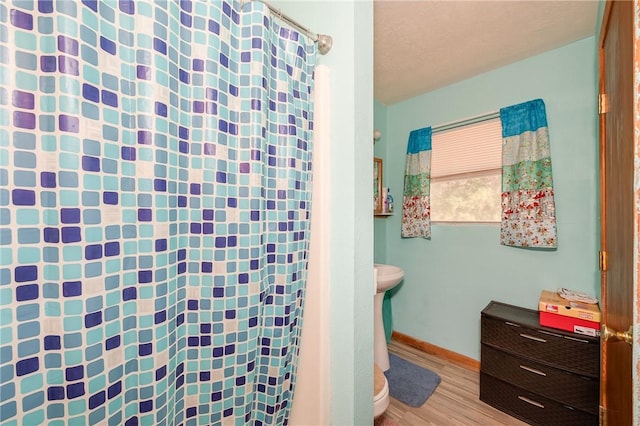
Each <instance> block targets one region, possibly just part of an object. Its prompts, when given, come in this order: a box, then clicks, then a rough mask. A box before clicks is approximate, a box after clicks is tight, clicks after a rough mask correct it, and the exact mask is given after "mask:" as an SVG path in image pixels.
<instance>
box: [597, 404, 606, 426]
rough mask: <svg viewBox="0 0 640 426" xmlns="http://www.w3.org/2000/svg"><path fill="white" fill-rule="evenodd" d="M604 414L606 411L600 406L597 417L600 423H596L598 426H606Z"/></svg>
mask: <svg viewBox="0 0 640 426" xmlns="http://www.w3.org/2000/svg"><path fill="white" fill-rule="evenodd" d="M606 412H607V409H606V408H604V407H603V406H602V405H601V406H600V407H599V410H598V417H600V421H599V422H598V423H599V424H600V426H607V416H606Z"/></svg>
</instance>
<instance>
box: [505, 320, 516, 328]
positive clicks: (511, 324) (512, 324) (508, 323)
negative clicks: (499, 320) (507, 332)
mask: <svg viewBox="0 0 640 426" xmlns="http://www.w3.org/2000/svg"><path fill="white" fill-rule="evenodd" d="M504 323H505V324H507V325H510V326H511V327H520V324H516V323H514V322H510V321H505V322H504Z"/></svg>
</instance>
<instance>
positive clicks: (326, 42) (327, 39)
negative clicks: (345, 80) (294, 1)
mask: <svg viewBox="0 0 640 426" xmlns="http://www.w3.org/2000/svg"><path fill="white" fill-rule="evenodd" d="M243 1H244V0H243ZM249 1H250V2H251V1H259V2H261V3H263V4H264V5H265V6H267V7H268V8H269V10H270V11H271V13H273V14H275V15H276V16H278V17H279V18H280V19H282V20H283V21H285V22H287V23H288V24H289V25H292V26H293V27H295V28H296V29H297V30H299V31H302V32H303V33H304V34H305V35H307V36H308V37H309V38H311V40H312V41H313V42H314V43H318V52H320V53H321V54H322V55H326V54H327V53H329V51H330V50H331V46H332V45H333V39H332V38H331V36H329V35H326V34H318V33H314V32H313V31H311V30H310V29H308V28H307V27H305V26H303V25H301V24H300V23H298V21H296V20H295V19H293V18H291V17H290V16H288V15H286V14H285V13H283V12H282V9H278V8H276V7H274V6H272V5H270V4H269V3H267V2H266V1H264V0H249ZM240 4H241V6H242V2H241V3H240Z"/></svg>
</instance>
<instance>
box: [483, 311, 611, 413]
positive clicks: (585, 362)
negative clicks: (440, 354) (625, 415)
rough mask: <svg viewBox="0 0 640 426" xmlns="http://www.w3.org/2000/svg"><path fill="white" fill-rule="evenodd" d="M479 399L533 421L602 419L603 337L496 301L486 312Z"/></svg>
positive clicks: (535, 312) (484, 315)
mask: <svg viewBox="0 0 640 426" xmlns="http://www.w3.org/2000/svg"><path fill="white" fill-rule="evenodd" d="M480 340H481V352H480V400H481V401H484V402H485V403H487V404H489V405H491V406H493V407H495V408H497V409H499V410H501V411H504V412H505V413H508V414H510V415H512V416H513V417H517V418H518V419H520V420H523V421H525V422H527V423H529V424H533V425H544V426H550V425H562V426H567V425H576V426H578V425H579V426H585V425H597V424H598V405H599V402H598V401H599V387H600V339H599V338H597V337H588V336H581V335H579V334H574V333H568V332H565V331H562V330H556V329H554V328H548V327H542V326H540V323H539V320H538V311H534V310H531V309H525V308H520V307H518V306H513V305H507V304H505V303H500V302H491V303H489V304H488V305H487V307H486V308H485V309H484V310H483V311H482V315H481V336H480Z"/></svg>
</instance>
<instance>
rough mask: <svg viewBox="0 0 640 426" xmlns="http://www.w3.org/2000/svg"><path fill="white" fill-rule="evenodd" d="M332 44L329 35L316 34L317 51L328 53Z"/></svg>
mask: <svg viewBox="0 0 640 426" xmlns="http://www.w3.org/2000/svg"><path fill="white" fill-rule="evenodd" d="M332 46H333V39H332V38H331V36H328V35H326V34H318V51H319V52H320V53H321V54H323V55H326V54H327V53H329V51H330V50H331V47H332Z"/></svg>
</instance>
